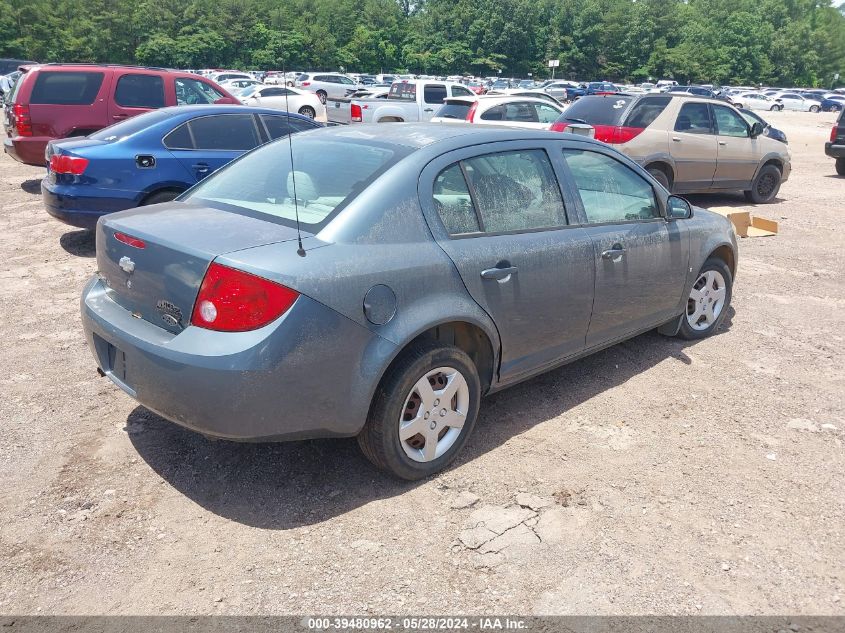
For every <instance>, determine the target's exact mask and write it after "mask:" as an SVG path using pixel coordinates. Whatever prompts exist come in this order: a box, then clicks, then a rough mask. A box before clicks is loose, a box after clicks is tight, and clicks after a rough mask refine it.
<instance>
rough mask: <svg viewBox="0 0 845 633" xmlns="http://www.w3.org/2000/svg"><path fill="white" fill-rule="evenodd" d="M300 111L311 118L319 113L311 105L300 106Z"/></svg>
mask: <svg viewBox="0 0 845 633" xmlns="http://www.w3.org/2000/svg"><path fill="white" fill-rule="evenodd" d="M299 113H300V114H301V115H302V116H307V117H308V118H309V119H313V118H315V117H316V116H317V113H316V112H315V111H314V108H312V107H311V106H302V107H301V108H299Z"/></svg>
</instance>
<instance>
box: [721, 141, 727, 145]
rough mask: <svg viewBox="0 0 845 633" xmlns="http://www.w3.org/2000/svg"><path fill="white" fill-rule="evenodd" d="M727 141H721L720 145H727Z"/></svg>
mask: <svg viewBox="0 0 845 633" xmlns="http://www.w3.org/2000/svg"><path fill="white" fill-rule="evenodd" d="M727 144H728V143H727V141H719V145H727Z"/></svg>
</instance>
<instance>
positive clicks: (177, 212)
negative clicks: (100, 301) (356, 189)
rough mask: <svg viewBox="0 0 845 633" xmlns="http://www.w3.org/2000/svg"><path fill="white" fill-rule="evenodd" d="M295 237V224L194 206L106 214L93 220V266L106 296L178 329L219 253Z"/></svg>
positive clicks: (136, 314)
mask: <svg viewBox="0 0 845 633" xmlns="http://www.w3.org/2000/svg"><path fill="white" fill-rule="evenodd" d="M293 239H296V229H295V228H292V227H288V226H285V225H282V224H277V223H274V222H269V221H266V220H260V219H257V218H253V217H250V216H246V215H241V214H239V213H234V212H229V211H224V210H221V209H215V208H211V207H206V206H202V205H198V204H190V203H182V202H176V203H168V204H163V205H155V206H151V207H145V208H144V209H133V210H131V211H123V212H120V213H116V214H112V215H109V216H107V217H105V218H103V219H102V220H101V221H100V222H99V224H98V225H97V266H98V272H99V276H100V278H101V279H102V280H103V282H105V284H106V285H107V286H108V288H109V296H110V298H111V299H112V300H113V301H115V303H117V304H119V305H121V306H123V307H124V308H126V309H127V310H129V311H130V312H132V315H133V316H134V317H136V318H139V319H144V320H146V321H149V322H150V323H153V324H155V325H157V326H159V327H162V328H164V329H166V330H169V331H171V332H180V331H181V330H182V329H184V328H185V327H186V326H187V325H188V324H189V323H190V320H191V312H192V310H193V306H194V300H195V299H196V296H197V293H198V291H199V287H200V284H201V283H202V279H203V276H204V275H205V272H206V270H207V268H208V266H209V264H210V263H211V262H212V261H213V260H214V259H215V258H216V257H218V256H219V255H223V254H226V253H232V252H235V251H240V250H244V249H247V248H253V247H255V246H262V245H265V244H272V243H275V242H282V241H286V240H293Z"/></svg>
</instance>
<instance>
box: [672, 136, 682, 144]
mask: <svg viewBox="0 0 845 633" xmlns="http://www.w3.org/2000/svg"><path fill="white" fill-rule="evenodd" d="M672 140H673V141H675V142H676V143H680V142H681V139H680V138H678V137H677V136H673V137H672Z"/></svg>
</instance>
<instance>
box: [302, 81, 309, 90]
mask: <svg viewBox="0 0 845 633" xmlns="http://www.w3.org/2000/svg"><path fill="white" fill-rule="evenodd" d="M300 85H301V86H302V87H303V88H305V87H306V86H310V85H311V82H310V81H303V82H302V83H301V84H300Z"/></svg>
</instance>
